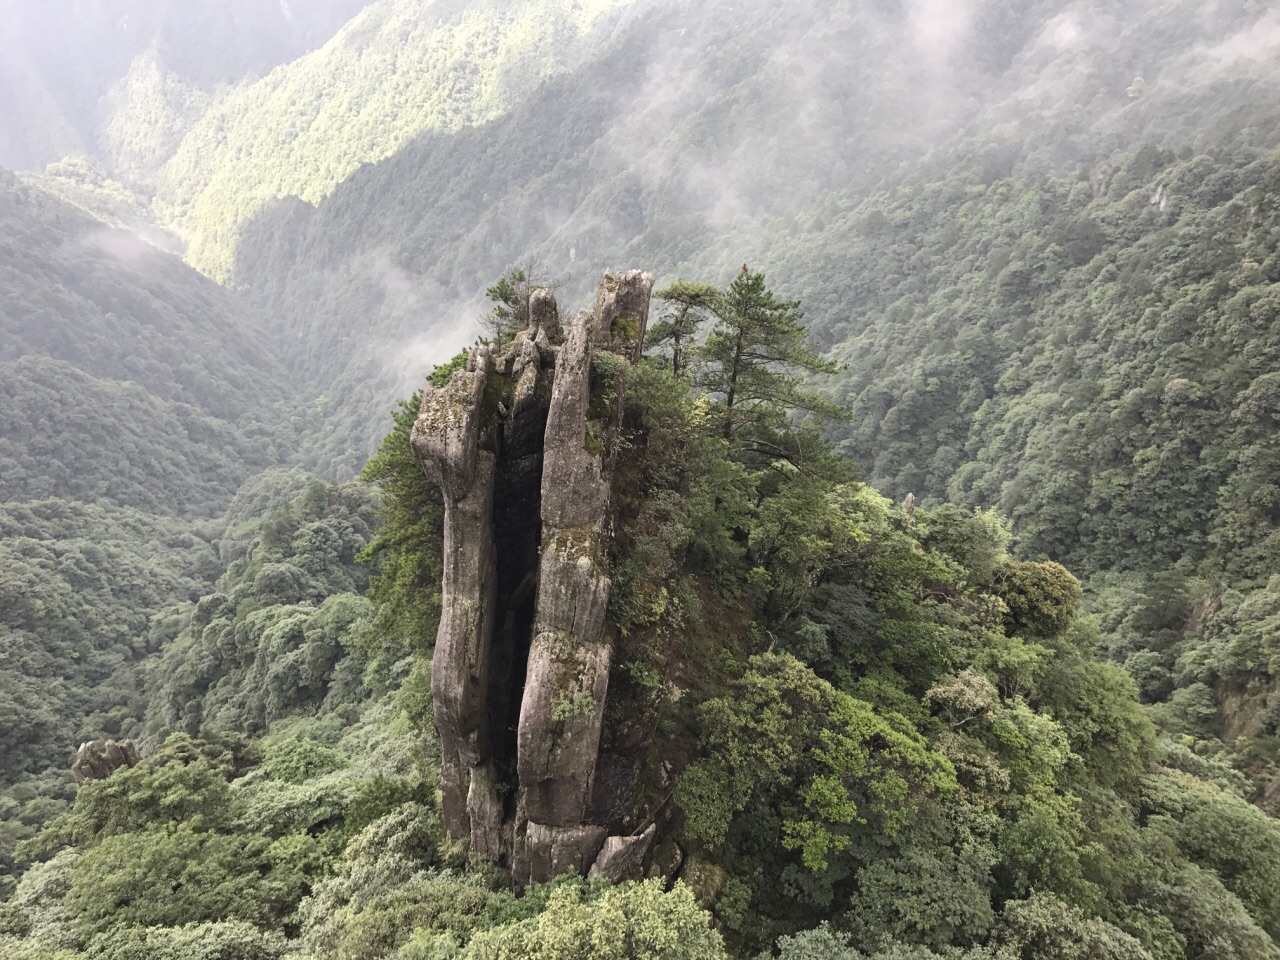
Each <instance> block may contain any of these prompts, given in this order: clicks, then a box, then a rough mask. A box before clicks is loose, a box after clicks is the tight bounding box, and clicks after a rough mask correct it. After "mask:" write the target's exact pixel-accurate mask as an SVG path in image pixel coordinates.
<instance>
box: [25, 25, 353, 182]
mask: <svg viewBox="0 0 1280 960" xmlns="http://www.w3.org/2000/svg"><path fill="white" fill-rule="evenodd" d="M365 2H367V0H310V2H308V3H305V4H298V5H297V9H294V5H293V4H290V3H288V2H286V0H279V2H277V3H262V2H256V0H223V2H218V3H208V4H203V5H200V6H198V7H193V6H192V5H191V4H188V3H182V2H173V0H109V2H102V3H93V4H84V3H76V2H72V0H51V2H45V3H38V4H36V3H27V2H24V0H3V2H0V22H3V24H4V29H3V31H0V166H6V167H10V168H19V169H35V168H40V167H43V166H44V165H46V164H48V163H52V162H54V161H56V160H60V159H62V158H63V157H66V156H68V155H70V154H76V153H78V154H88V155H91V156H101V157H104V158H109V159H111V160H113V161H116V160H124V161H125V162H124V163H123V164H122V166H123V167H124V169H125V172H129V173H141V172H143V171H144V170H145V169H146V168H147V166H148V164H147V163H146V162H144V161H146V160H147V159H148V158H149V159H150V160H151V161H154V160H155V157H154V155H152V154H151V153H149V151H146V150H139V149H138V141H136V140H132V139H131V138H129V137H125V136H123V135H122V133H121V126H122V122H121V120H122V118H123V125H124V126H132V127H133V128H134V136H136V137H142V136H145V137H147V138H148V140H149V141H150V142H151V143H166V142H176V138H177V137H179V136H180V135H181V132H182V130H185V129H186V127H187V126H189V125H190V123H191V122H193V121H194V120H195V119H196V118H197V117H198V115H199V113H198V110H199V108H200V107H202V106H207V103H208V102H209V101H210V100H211V99H213V97H214V95H215V94H216V93H217V92H218V91H219V90H220V89H221V88H223V87H226V86H233V85H235V84H238V83H240V82H242V81H245V80H253V79H256V78H258V77H261V76H264V75H265V74H266V73H268V72H269V71H270V70H271V69H272V68H273V67H275V66H276V65H278V64H281V63H286V62H288V61H290V60H293V59H295V58H296V57H298V56H300V55H301V54H303V53H305V52H306V51H308V50H311V49H314V48H316V47H318V46H320V45H321V44H323V43H324V42H325V41H326V40H328V39H329V37H331V36H332V35H333V34H334V32H335V31H336V30H337V29H338V28H339V27H340V26H342V24H343V23H344V22H346V20H347V19H348V18H350V17H351V16H352V15H354V14H355V13H356V12H357V11H358V10H359V9H360V8H361V7H362V6H364V4H365ZM193 108H194V109H193ZM143 125H151V126H153V127H154V128H155V129H152V130H149V131H148V130H143V129H139V127H141V126H143ZM167 155H168V154H167V152H166V153H165V154H164V156H167Z"/></svg>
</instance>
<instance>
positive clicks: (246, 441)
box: [0, 171, 298, 870]
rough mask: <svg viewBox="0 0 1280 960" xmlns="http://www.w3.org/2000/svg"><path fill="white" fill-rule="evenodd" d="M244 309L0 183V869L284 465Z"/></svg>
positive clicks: (61, 789)
mask: <svg viewBox="0 0 1280 960" xmlns="http://www.w3.org/2000/svg"><path fill="white" fill-rule="evenodd" d="M288 388H289V382H288V377H287V375H286V374H285V372H284V368H283V366H282V365H281V364H280V363H279V362H278V361H276V360H275V359H274V358H273V353H272V350H271V348H270V346H269V345H268V343H267V342H266V337H265V335H264V333H263V329H262V326H261V325H260V324H259V323H258V321H257V320H256V319H255V317H254V315H253V313H252V312H251V311H250V310H249V309H248V308H247V307H246V305H245V304H244V303H243V302H241V301H238V300H237V299H236V298H235V297H234V296H232V295H231V294H230V293H228V292H227V291H226V290H224V289H222V288H221V287H219V286H218V285H217V284H215V283H213V282H212V281H211V280H209V279H207V278H205V277H202V276H201V275H200V274H198V273H196V272H195V271H194V270H192V269H191V268H190V267H188V266H187V265H186V264H184V263H183V262H182V261H181V260H179V259H178V258H177V257H175V256H173V255H172V254H169V253H164V252H162V251H160V250H157V249H156V248H155V247H153V246H151V245H150V244H148V243H146V242H145V241H143V240H141V239H140V238H138V237H137V236H136V235H134V234H132V233H129V232H127V231H124V230H120V229H114V228H110V227H107V226H105V225H104V224H102V223H100V222H99V221H97V220H95V219H93V218H91V217H90V216H88V215H87V214H86V213H84V212H83V211H82V210H79V209H76V208H73V207H70V206H68V205H66V204H65V203H63V202H62V201H60V200H58V199H56V198H54V197H52V196H50V195H48V194H46V193H44V192H43V191H41V190H39V189H36V188H33V187H30V186H27V185H24V184H23V183H21V182H19V180H18V179H17V178H16V177H15V176H14V175H12V174H10V173H8V172H6V171H0V702H2V703H3V704H4V706H3V708H0V710H2V712H3V716H2V717H0V869H6V870H7V865H8V863H9V858H10V856H11V854H12V849H13V844H14V842H15V841H16V839H17V838H19V837H21V836H22V834H23V833H25V832H30V830H31V828H32V827H33V826H34V825H38V824H39V823H40V822H41V821H42V820H43V819H44V818H45V817H47V816H48V815H50V814H51V813H52V812H56V810H57V809H58V804H59V802H60V800H61V798H63V797H65V796H67V795H68V791H69V773H68V769H67V768H68V764H69V760H70V757H71V756H72V755H73V751H74V749H75V747H76V746H77V744H79V743H80V742H81V741H82V740H86V739H92V738H95V737H101V736H103V735H105V734H117V733H129V732H131V731H136V730H140V729H141V728H140V724H141V720H142V714H143V711H144V709H145V697H144V696H143V695H142V678H141V673H140V668H141V663H142V661H143V660H144V659H145V658H146V657H147V656H148V655H150V654H152V653H154V652H156V651H157V650H158V649H159V648H160V647H161V646H162V645H163V644H164V643H165V642H167V641H168V640H170V639H171V638H172V637H173V636H174V634H175V633H176V632H177V630H178V628H179V626H180V619H181V618H180V617H178V616H177V615H176V614H173V613H172V611H171V612H170V613H169V614H162V613H161V611H162V610H164V609H165V608H172V607H173V605H174V604H178V605H181V604H183V603H187V602H189V601H191V600H194V599H197V598H198V597H199V596H201V595H202V594H203V593H205V592H207V590H208V589H209V587H210V585H211V582H212V579H213V578H215V577H216V576H217V575H218V573H219V571H220V568H221V565H220V562H219V560H220V558H219V554H218V550H217V544H216V536H217V527H216V526H211V525H209V524H208V523H207V522H206V521H204V520H202V519H201V518H208V517H212V516H216V515H218V514H221V513H222V511H223V510H224V509H226V507H227V504H228V503H229V502H230V501H231V499H232V497H233V495H234V494H235V493H236V491H237V490H238V489H239V488H240V487H241V485H242V484H243V483H244V481H245V480H246V479H247V478H248V477H250V476H251V475H253V474H255V473H258V472H259V471H261V470H262V469H263V468H265V467H269V466H273V465H275V464H277V463H279V462H281V461H283V460H284V459H286V458H287V457H288V455H289V451H290V450H291V448H292V445H293V443H294V442H295V439H294V438H295V436H296V433H297V429H298V424H297V423H296V422H293V420H294V415H293V414H292V410H293V407H292V405H291V404H290V403H289V399H290V398H289V389H288Z"/></svg>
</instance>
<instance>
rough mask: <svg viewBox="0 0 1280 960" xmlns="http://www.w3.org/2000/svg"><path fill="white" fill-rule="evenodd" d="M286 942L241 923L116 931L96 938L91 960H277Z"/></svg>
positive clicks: (90, 950) (277, 936)
mask: <svg viewBox="0 0 1280 960" xmlns="http://www.w3.org/2000/svg"><path fill="white" fill-rule="evenodd" d="M287 949H288V947H287V942H286V940H285V938H284V937H283V936H281V935H280V934H279V933H264V932H263V931H261V930H259V929H258V928H257V927H255V926H254V925H253V924H251V923H246V922H245V921H243V920H222V921H216V922H213V923H189V924H184V925H182V926H179V927H117V928H116V929H114V930H112V931H110V932H109V933H106V934H102V935H100V936H97V937H95V938H94V939H93V940H92V941H91V942H90V944H89V948H88V953H89V956H91V957H93V958H94V960H277V958H279V957H282V956H284V955H285V953H286V951H287Z"/></svg>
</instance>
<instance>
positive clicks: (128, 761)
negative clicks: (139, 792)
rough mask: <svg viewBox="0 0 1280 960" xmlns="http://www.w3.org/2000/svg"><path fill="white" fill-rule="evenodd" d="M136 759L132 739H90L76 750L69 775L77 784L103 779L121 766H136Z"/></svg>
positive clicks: (136, 753) (136, 755)
mask: <svg viewBox="0 0 1280 960" xmlns="http://www.w3.org/2000/svg"><path fill="white" fill-rule="evenodd" d="M138 760H139V757H138V748H137V747H135V746H134V745H133V741H132V740H119V741H117V740H90V741H89V742H88V743H82V744H80V749H79V750H77V751H76V759H75V761H74V762H73V763H72V764H71V775H72V776H74V777H75V778H76V783H77V784H81V783H84V782H85V781H86V780H105V779H107V777H109V776H111V775H112V774H113V773H115V772H116V771H117V770H119V769H120V768H121V767H136V766H137V765H138Z"/></svg>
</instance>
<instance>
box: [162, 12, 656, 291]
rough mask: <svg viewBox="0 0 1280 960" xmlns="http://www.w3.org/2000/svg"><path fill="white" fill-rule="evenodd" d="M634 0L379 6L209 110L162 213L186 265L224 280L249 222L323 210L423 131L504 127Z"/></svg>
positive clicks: (183, 154) (189, 140) (184, 150)
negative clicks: (303, 205)
mask: <svg viewBox="0 0 1280 960" xmlns="http://www.w3.org/2000/svg"><path fill="white" fill-rule="evenodd" d="M630 5H631V3H630V0H591V2H588V3H580V2H574V3H567V2H564V0H522V2H520V3H517V4H508V3H496V2H494V3H490V2H477V3H456V2H452V3H451V2H438V3H434V4H429V5H427V7H425V8H424V7H423V5H422V4H420V3H417V2H409V0H381V2H378V3H375V4H373V5H372V6H370V7H369V8H368V9H366V10H365V11H364V12H363V13H362V14H361V15H360V16H358V17H356V18H355V19H354V20H353V21H352V22H351V23H350V24H348V25H347V26H346V27H345V28H344V29H343V31H342V32H341V33H340V34H339V35H338V36H337V37H335V38H334V40H333V41H332V42H331V43H329V44H328V45H327V46H326V47H324V48H323V49H322V50H320V51H317V52H316V53H314V54H312V55H310V56H307V57H304V58H302V59H301V60H299V61H297V62H296V63H293V64H290V65H289V66H288V67H286V68H284V69H281V70H279V71H277V72H275V73H273V74H272V75H271V76H269V77H267V78H266V79H265V80H263V81H261V82H259V83H257V84H254V85H252V86H249V87H246V88H244V89H242V90H239V91H237V92H235V93H233V94H231V95H230V96H228V97H227V98H226V99H225V100H224V101H222V102H220V103H219V104H218V105H217V106H215V107H214V108H213V109H211V110H210V111H209V112H208V113H207V114H205V116H204V117H203V118H202V119H201V120H200V122H199V123H198V124H197V125H196V126H195V127H194V128H193V129H192V130H191V132H190V133H189V134H188V135H187V136H186V137H185V138H184V140H183V141H182V145H181V147H179V149H178V150H177V152H176V154H175V155H174V157H173V159H172V160H170V161H169V163H168V164H167V165H166V166H165V168H164V171H163V173H162V177H161V181H160V185H159V191H158V194H157V206H158V209H159V211H160V213H161V215H162V217H163V219H164V220H165V221H166V222H167V223H168V224H170V225H171V226H172V227H173V228H174V229H175V230H177V232H178V233H179V234H180V235H181V236H182V237H183V238H184V239H185V240H186V241H187V242H188V245H189V246H188V254H187V257H188V260H189V261H190V262H191V263H193V264H195V265H196V266H197V267H199V268H200V269H201V270H203V271H205V272H206V273H209V274H211V275H213V276H216V277H218V278H220V279H228V278H229V277H230V274H231V267H232V264H233V262H234V255H235V249H236V243H237V240H238V238H239V233H240V230H241V228H242V226H243V225H244V223H245V221H247V220H248V219H250V218H251V217H253V216H254V215H255V214H257V213H258V212H259V211H260V210H261V209H262V208H263V206H264V205H265V204H267V203H268V202H269V201H271V200H274V199H276V198H277V197H284V196H296V197H301V198H302V199H303V200H306V201H308V202H312V203H314V202H318V201H320V200H322V199H323V198H324V197H326V196H328V195H329V194H330V193H331V192H332V191H333V189H334V188H335V187H336V186H337V185H338V184H339V183H341V182H342V181H343V180H345V179H346V178H347V177H348V176H350V175H351V174H352V173H353V172H354V171H355V170H356V169H357V168H358V167H359V166H360V165H361V164H363V163H370V162H375V161H378V160H382V159H385V158H386V157H389V156H391V155H393V154H394V153H396V152H397V151H398V150H399V149H401V148H402V147H403V146H404V145H405V144H406V143H408V142H409V141H410V140H411V139H412V138H413V137H414V136H415V135H417V134H419V133H422V132H423V131H442V132H445V133H452V132H455V131H457V130H459V129H461V128H463V127H468V126H474V125H476V124H481V123H484V122H486V121H488V120H492V119H494V118H495V117H498V116H500V115H502V113H503V112H504V111H506V110H507V109H509V108H510V107H511V105H512V104H513V103H516V102H519V101H520V100H521V99H523V98H524V97H525V96H526V95H527V94H528V92H529V91H531V90H532V89H534V88H535V87H536V86H537V84H538V83H539V82H541V81H543V80H545V79H547V78H549V77H552V76H555V75H556V74H558V73H563V72H565V71H568V70H572V69H573V68H574V67H575V66H577V65H579V64H581V63H582V62H584V61H585V60H587V59H589V57H590V55H591V54H592V53H593V52H594V51H595V50H596V49H597V48H599V47H602V46H605V45H607V43H608V40H609V37H610V34H611V33H612V31H613V29H614V28H615V27H616V25H617V24H618V22H619V18H620V16H621V15H622V14H623V13H624V12H625V11H626V10H627V8H628V7H629V6H630Z"/></svg>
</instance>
